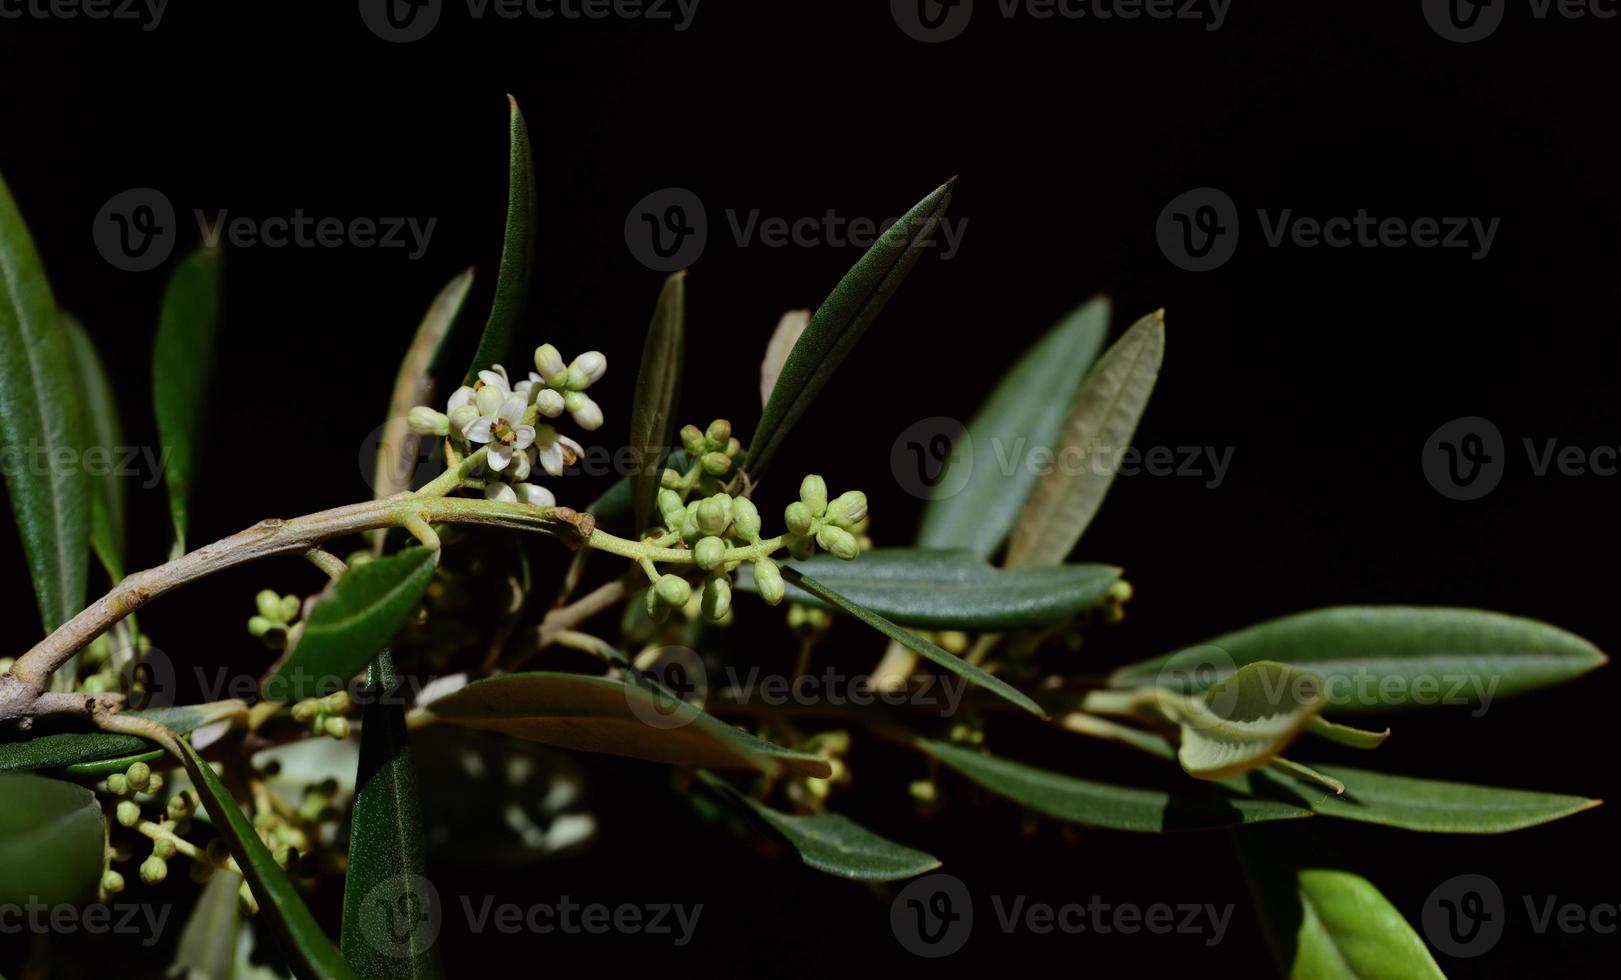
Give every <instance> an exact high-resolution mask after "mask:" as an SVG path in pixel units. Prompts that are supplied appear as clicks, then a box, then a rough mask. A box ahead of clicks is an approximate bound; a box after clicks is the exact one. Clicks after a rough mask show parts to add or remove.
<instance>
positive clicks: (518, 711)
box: [426, 673, 832, 779]
mask: <svg viewBox="0 0 1621 980" xmlns="http://www.w3.org/2000/svg"><path fill="white" fill-rule="evenodd" d="M426 710H427V711H428V713H429V714H431V715H432V716H433V717H434V718H436V719H438V720H440V721H445V722H450V723H453V724H457V725H463V726H466V727H469V728H482V729H487V730H489V731H497V732H505V733H506V734H508V735H515V736H517V737H518V738H526V739H529V740H531V741H535V742H544V743H545V744H547V745H557V746H561V747H563V748H569V749H577V750H580V751H583V752H606V753H609V754H610V755H624V756H630V757H631V758H633V759H647V760H649V761H652V762H663V763H668V764H670V765H677V766H691V767H694V768H710V769H757V770H759V771H761V772H765V773H776V772H779V771H781V770H784V769H786V770H789V771H792V772H796V773H800V774H803V775H808V776H816V777H818V778H822V779H826V778H827V777H828V776H830V775H831V774H832V769H831V768H830V767H829V766H828V764H827V760H825V759H822V758H820V757H818V756H814V755H809V754H807V753H804V752H795V751H792V750H790V749H785V748H782V747H781V746H777V745H773V744H771V743H770V742H767V741H765V740H763V739H759V738H756V737H754V736H753V735H750V734H749V733H747V732H745V731H743V730H742V729H739V728H734V727H732V726H731V725H728V724H726V723H725V722H723V721H721V720H720V719H718V718H716V717H714V716H713V715H710V714H706V713H705V712H704V711H703V710H701V709H700V708H698V707H696V706H695V705H693V704H690V703H688V702H687V701H684V700H681V699H680V698H676V697H672V696H669V695H667V694H665V693H663V692H662V691H655V690H653V689H651V688H650V686H644V685H641V684H626V683H624V682H621V681H616V680H609V679H607V678H603V677H587V676H585V675H584V674H556V673H530V674H508V675H506V676H504V677H491V678H487V679H485V680H480V681H474V682H473V683H471V684H469V685H467V686H466V687H464V688H462V689H461V690H459V691H457V692H455V693H454V694H450V695H447V696H445V697H443V698H440V699H438V700H436V701H434V702H433V703H432V704H430V705H428V707H427V709H426Z"/></svg>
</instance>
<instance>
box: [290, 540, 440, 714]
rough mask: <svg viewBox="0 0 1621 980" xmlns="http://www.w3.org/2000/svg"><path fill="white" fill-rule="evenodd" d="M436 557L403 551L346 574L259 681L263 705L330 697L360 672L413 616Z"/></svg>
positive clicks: (417, 550) (318, 602) (419, 550)
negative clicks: (263, 699) (291, 645)
mask: <svg viewBox="0 0 1621 980" xmlns="http://www.w3.org/2000/svg"><path fill="white" fill-rule="evenodd" d="M438 563H439V552H437V551H430V550H428V549H427V548H407V549H406V550H404V551H402V552H400V553H399V554H397V555H389V556H387V557H383V558H374V559H372V560H371V561H369V562H366V563H365V564H363V565H361V566H359V567H358V568H353V569H350V570H349V571H348V572H346V573H344V576H343V577H342V578H340V579H338V581H337V582H336V583H334V584H333V585H332V586H331V587H329V588H328V589H327V591H326V593H325V594H324V595H323V596H322V597H321V598H320V599H318V600H316V602H315V605H314V607H313V608H312V609H311V610H310V614H309V618H308V619H306V620H305V621H304V623H303V629H302V631H301V632H300V633H299V635H298V637H297V638H296V639H295V640H294V643H293V648H292V649H291V650H289V651H288V652H287V655H286V656H285V657H283V658H282V659H281V661H280V662H279V663H277V664H276V666H275V668H274V669H273V670H272V671H271V672H270V675H269V676H268V677H266V678H265V680H264V683H263V684H262V685H261V689H262V691H263V693H264V696H265V697H266V698H267V699H270V700H275V701H294V700H299V699H301V698H310V697H316V696H320V695H327V694H331V693H333V692H334V691H336V690H338V689H339V688H341V687H342V686H343V685H344V684H347V683H348V682H349V679H350V678H352V677H354V676H355V675H356V674H358V673H360V672H361V671H362V670H364V669H365V668H366V665H367V664H368V663H370V662H371V661H372V658H374V657H376V656H377V654H378V653H380V652H382V650H383V648H384V647H386V646H388V644H389V642H390V641H392V640H393V639H394V635H395V634H396V633H398V632H399V631H400V629H401V628H402V627H404V626H405V624H406V622H407V621H408V620H409V619H410V618H411V615H412V614H413V613H415V612H416V609H417V603H419V602H420V601H421V600H422V593H423V592H424V591H426V590H427V588H428V583H429V582H431V581H432V580H433V572H434V569H435V568H436V567H438Z"/></svg>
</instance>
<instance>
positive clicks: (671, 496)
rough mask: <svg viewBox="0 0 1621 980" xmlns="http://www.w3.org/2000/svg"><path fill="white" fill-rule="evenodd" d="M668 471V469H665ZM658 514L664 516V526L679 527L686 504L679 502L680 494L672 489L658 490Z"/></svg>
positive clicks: (675, 528)
mask: <svg viewBox="0 0 1621 980" xmlns="http://www.w3.org/2000/svg"><path fill="white" fill-rule="evenodd" d="M666 472H669V471H666ZM658 505H659V515H660V516H661V517H663V518H664V526H665V527H667V528H669V529H670V530H672V531H678V530H680V529H681V515H682V514H683V513H685V512H686V509H687V508H686V506H685V505H683V504H682V503H681V495H680V494H679V493H676V492H675V491H674V490H660V491H659V495H658Z"/></svg>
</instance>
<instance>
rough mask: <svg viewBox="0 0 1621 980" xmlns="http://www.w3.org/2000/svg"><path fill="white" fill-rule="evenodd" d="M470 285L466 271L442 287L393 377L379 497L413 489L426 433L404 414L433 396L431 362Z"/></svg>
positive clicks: (376, 483)
mask: <svg viewBox="0 0 1621 980" xmlns="http://www.w3.org/2000/svg"><path fill="white" fill-rule="evenodd" d="M472 285H473V270H472V269H468V270H467V271H466V272H463V273H462V274H461V275H459V276H457V277H456V278H454V279H452V280H451V281H450V282H449V283H447V284H446V285H445V288H443V289H441V290H440V291H439V295H438V296H436V297H434V300H433V305H431V306H429V307H428V312H427V313H426V314H425V315H423V317H422V322H421V323H420V324H418V325H417V331H416V335H415V336H413V337H412V338H411V346H410V347H409V348H407V349H406V351H405V358H404V360H402V361H401V362H400V370H399V373H398V374H396V375H395V376H394V392H393V394H392V395H391V396H390V397H389V400H388V417H387V420H386V421H384V423H383V437H382V439H381V440H379V441H378V444H377V466H376V469H375V471H374V475H373V478H372V489H373V491H374V495H375V497H376V499H378V500H382V499H383V498H384V497H392V496H394V495H395V494H397V493H401V492H403V491H406V490H409V489H411V475H412V473H413V472H414V471H415V468H416V459H417V448H418V446H419V445H420V444H421V441H422V437H421V436H419V435H417V434H416V433H414V432H412V431H411V427H410V425H409V424H407V421H406V417H407V416H408V415H409V414H410V412H411V409H412V408H414V407H416V406H417V405H427V404H429V399H431V398H432V397H433V362H434V360H435V359H436V358H437V357H438V356H439V351H440V350H441V349H442V348H443V346H444V343H445V338H446V337H448V336H449V335H450V328H451V327H452V326H454V325H455V323H456V317H457V315H458V314H459V313H460V312H461V309H462V303H463V301H465V300H466V299H467V291H468V290H469V289H471V288H472ZM383 538H384V535H383V534H382V532H378V534H377V538H376V540H377V546H378V549H379V550H381V548H382V542H383Z"/></svg>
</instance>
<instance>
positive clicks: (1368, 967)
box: [1233, 827, 1443, 980]
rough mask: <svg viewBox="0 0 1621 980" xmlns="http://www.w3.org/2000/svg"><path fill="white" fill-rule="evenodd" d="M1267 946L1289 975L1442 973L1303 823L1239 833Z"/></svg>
mask: <svg viewBox="0 0 1621 980" xmlns="http://www.w3.org/2000/svg"><path fill="white" fill-rule="evenodd" d="M1233 840H1234V842H1235V844H1236V846H1237V848H1238V856H1239V863H1240V864H1242V865H1243V867H1244V876H1245V877H1246V878H1247V879H1249V884H1250V892H1251V894H1253V895H1254V896H1255V905H1256V909H1257V911H1258V912H1259V913H1260V918H1261V926H1262V930H1263V931H1264V932H1265V933H1266V939H1267V945H1268V946H1269V947H1271V949H1272V956H1273V959H1274V960H1276V961H1277V964H1278V970H1279V972H1281V973H1282V974H1283V975H1284V976H1286V977H1289V978H1291V980H1336V978H1338V980H1425V978H1437V980H1440V978H1442V977H1443V974H1442V973H1441V969H1440V967H1438V966H1436V964H1435V960H1434V958H1433V957H1431V956H1430V952H1429V950H1428V949H1427V948H1426V947H1425V945H1424V941H1423V940H1422V939H1420V938H1419V937H1418V934H1417V933H1415V932H1414V931H1413V927H1412V926H1410V925H1408V923H1407V920H1406V919H1404V918H1402V914H1401V913H1400V912H1398V911H1396V908H1395V907H1394V906H1392V905H1391V904H1390V902H1389V901H1388V900H1387V899H1386V898H1385V897H1384V896H1383V895H1381V894H1379V889H1377V888H1375V887H1374V886H1373V884H1372V883H1371V882H1369V881H1368V880H1367V879H1366V878H1363V877H1362V876H1361V875H1358V874H1354V873H1352V872H1350V871H1347V870H1346V869H1345V867H1344V862H1343V861H1342V860H1341V859H1340V858H1339V857H1338V856H1337V855H1335V854H1333V853H1332V852H1331V851H1329V850H1328V849H1327V848H1326V847H1324V846H1323V845H1322V844H1321V843H1320V842H1318V840H1317V839H1316V837H1315V836H1314V835H1312V834H1311V833H1310V832H1309V831H1307V830H1306V829H1305V828H1303V827H1256V828H1246V829H1244V830H1239V831H1234V832H1233Z"/></svg>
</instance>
